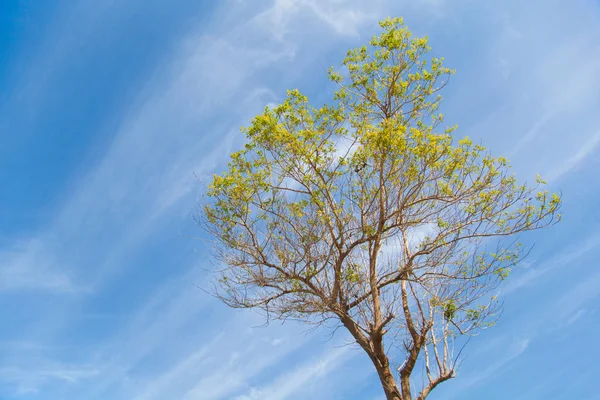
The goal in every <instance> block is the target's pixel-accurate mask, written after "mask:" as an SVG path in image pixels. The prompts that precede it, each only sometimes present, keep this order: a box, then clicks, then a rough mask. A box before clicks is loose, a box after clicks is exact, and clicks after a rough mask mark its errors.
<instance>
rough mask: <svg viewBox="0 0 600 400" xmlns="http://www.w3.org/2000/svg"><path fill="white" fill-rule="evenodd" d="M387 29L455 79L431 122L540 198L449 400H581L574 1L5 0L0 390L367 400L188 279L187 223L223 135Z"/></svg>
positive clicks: (593, 267) (585, 109)
mask: <svg viewBox="0 0 600 400" xmlns="http://www.w3.org/2000/svg"><path fill="white" fill-rule="evenodd" d="M387 16H403V17H404V19H405V22H406V23H407V25H408V26H409V27H410V28H411V29H412V30H413V32H414V33H415V34H417V35H428V36H429V39H430V44H431V46H432V47H433V51H432V53H433V55H435V56H444V57H445V60H446V65H448V66H450V67H452V68H456V70H457V73H456V75H454V76H453V77H452V79H451V82H450V84H449V85H448V86H447V88H446V89H445V93H444V98H445V102H444V106H443V109H444V110H443V111H444V112H445V114H446V122H448V124H449V125H452V124H455V123H456V124H458V125H459V129H458V131H457V132H456V135H457V136H460V137H462V136H465V135H468V136H469V137H471V138H472V139H473V140H475V141H477V142H481V143H483V144H484V145H486V146H487V147H488V148H490V150H491V151H492V153H493V154H494V155H504V156H506V157H508V158H509V159H510V160H511V163H512V165H513V168H514V170H515V172H516V173H517V176H518V177H519V178H521V179H522V180H528V181H530V182H531V181H533V179H534V177H535V175H536V174H537V173H539V174H541V175H542V177H544V178H546V179H547V180H548V182H549V185H550V187H551V189H554V190H560V191H561V192H562V194H563V202H564V206H563V221H562V222H561V223H560V225H557V226H555V227H553V228H551V229H548V230H544V231H539V232H535V233H533V234H531V235H527V236H525V237H523V241H524V243H526V244H529V245H534V247H533V251H532V252H531V254H530V256H529V257H528V259H527V260H526V261H525V262H524V263H523V264H521V265H520V266H519V267H517V268H516V269H515V270H514V271H513V274H512V275H511V277H510V278H509V279H508V280H507V282H506V285H505V286H504V288H503V290H502V292H501V296H502V299H503V302H504V312H503V315H502V317H501V319H500V321H499V322H498V324H497V326H496V327H494V328H492V329H490V330H488V331H486V332H484V333H483V334H481V335H480V336H477V337H475V338H473V339H472V340H471V342H470V344H469V347H468V348H467V349H466V350H465V357H464V358H463V362H462V364H461V367H460V369H459V371H458V376H457V378H456V379H454V380H452V381H450V382H447V383H444V384H443V385H442V386H440V387H439V388H437V389H436V390H435V391H434V392H433V393H432V395H431V397H430V398H431V399H434V400H452V399H480V398H485V399H491V400H494V399H506V398H511V399H515V400H517V399H523V400H525V399H527V400H535V399H548V398H551V399H580V400H586V399H596V398H598V397H599V396H600V395H598V394H597V393H596V392H597V390H598V389H597V386H596V384H595V381H596V380H597V378H595V377H597V376H598V375H599V374H600V365H599V364H598V362H597V359H598V357H600V348H599V346H598V345H597V337H598V335H600V310H599V309H598V300H599V299H600V268H599V267H600V262H599V261H598V260H599V259H600V207H599V205H600V203H599V201H598V199H599V198H600V178H599V177H598V171H600V119H599V118H598V117H599V116H600V74H599V73H598V71H600V2H598V1H597V0H570V1H562V0H530V1H527V2H522V1H520V0H503V1H500V0H497V1H487V2H481V1H475V0H452V1H450V0H416V1H415V0H410V1H409V0H370V1H358V0H275V1H266V0H256V1H242V0H223V1H218V2H217V1H207V0H194V1H192V0H180V1H177V2H172V1H165V0H162V1H161V0H145V1H141V0H129V1H126V2H123V1H109V0H98V1H82V0H69V1H67V0H63V1H61V0H53V1H44V2H34V1H29V0H7V1H2V2H1V4H0V399H1V400H13V399H15V400H21V399H27V400H49V399H52V400H54V399H57V400H63V399H64V400H71V399H90V400H93V399H114V400H119V399H127V400H129V399H135V400H150V399H187V400H194V399H203V400H204V399H207V400H212V399H214V400H218V399H234V400H255V399H256V400H258V399H268V400H276V399H348V400H355V399H356V400H358V399H367V400H381V399H383V396H382V391H381V389H380V388H379V386H378V380H377V377H376V375H375V373H374V370H373V368H372V367H371V365H370V364H369V360H368V358H367V357H366V356H365V355H364V354H362V353H361V351H359V350H358V349H356V348H353V347H349V346H342V344H343V343H344V340H345V337H344V335H343V333H336V334H335V335H334V336H333V337H332V336H331V335H329V334H328V332H326V331H320V330H317V331H313V332H308V331H307V329H306V327H303V326H300V325H296V324H294V323H286V324H284V325H281V324H278V323H272V324H271V325H269V326H267V327H263V326H261V325H262V323H263V321H262V319H261V317H260V316H259V315H258V314H257V313H255V312H252V311H248V310H245V311H240V310H231V309H228V308H227V307H226V306H225V305H223V304H221V303H219V302H217V301H216V300H215V299H213V298H212V297H210V296H208V295H207V294H206V293H205V292H204V291H202V290H201V288H206V287H207V285H208V284H209V277H210V270H211V268H213V264H212V263H211V257H210V252H209V249H208V247H207V244H206V241H205V240H203V233H202V231H201V230H200V228H199V227H198V226H197V225H195V223H194V221H193V216H194V214H195V213H196V212H197V210H198V204H199V202H201V195H202V193H203V191H204V187H205V185H206V184H207V183H208V181H209V179H210V177H211V176H212V174H213V173H218V172H219V171H223V170H224V168H225V165H226V162H227V159H228V156H229V154H230V153H231V152H232V151H235V150H236V149H237V148H238V147H240V146H241V145H242V144H243V141H244V138H243V135H242V134H241V133H240V132H239V128H240V126H244V125H247V124H248V122H249V120H250V119H251V118H252V117H253V116H254V115H256V114H257V113H259V112H261V111H262V109H263V108H264V107H265V105H267V104H277V103H278V102H281V101H282V100H283V99H284V97H285V91H286V89H291V88H298V89H300V90H301V91H302V92H303V93H304V94H306V95H307V96H308V97H309V99H310V101H311V102H312V103H313V104H315V105H320V104H323V103H326V102H328V101H329V100H330V99H331V95H332V92H333V90H335V88H334V87H333V86H332V84H331V83H329V82H328V81H327V74H326V69H327V68H328V67H329V66H331V65H334V66H336V65H339V64H340V62H341V60H342V59H343V57H344V55H345V53H346V51H347V49H349V48H351V47H355V46H360V45H362V44H365V43H366V42H367V41H368V40H369V39H370V38H371V37H372V35H373V34H375V33H377V32H378V30H377V21H379V20H381V19H383V18H385V17H387Z"/></svg>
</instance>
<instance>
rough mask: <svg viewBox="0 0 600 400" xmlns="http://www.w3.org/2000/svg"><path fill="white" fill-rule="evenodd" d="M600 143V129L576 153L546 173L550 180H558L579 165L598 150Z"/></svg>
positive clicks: (545, 175)
mask: <svg viewBox="0 0 600 400" xmlns="http://www.w3.org/2000/svg"><path fill="white" fill-rule="evenodd" d="M598 144H600V131H598V132H596V133H595V134H593V135H592V136H590V137H589V139H588V140H586V142H585V143H584V144H583V145H582V146H581V147H580V148H579V150H577V152H576V153H575V154H573V155H572V156H571V157H569V158H567V159H566V161H563V162H562V163H560V164H559V165H558V166H557V167H555V168H554V169H552V170H550V172H548V173H546V174H544V177H545V178H546V179H547V180H548V182H556V181H558V180H560V179H561V178H562V177H564V176H565V175H567V174H568V173H570V172H572V171H573V170H575V169H576V168H577V167H579V166H580V165H581V164H582V163H583V162H584V161H585V159H586V158H587V157H589V156H590V155H591V154H594V152H596V151H597V147H598Z"/></svg>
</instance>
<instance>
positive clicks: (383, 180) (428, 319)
mask: <svg viewBox="0 0 600 400" xmlns="http://www.w3.org/2000/svg"><path fill="white" fill-rule="evenodd" d="M380 26H381V28H382V33H381V34H380V35H379V36H377V37H374V38H373V39H372V40H371V41H370V44H369V45H368V46H363V47H360V48H358V49H353V50H350V51H349V52H348V54H347V56H346V58H345V59H344V61H343V66H342V68H341V69H340V72H336V71H335V70H334V69H331V70H330V73H329V77H330V79H331V81H333V82H334V84H336V85H337V91H336V92H335V95H334V98H333V100H332V102H331V103H330V104H326V105H323V106H321V107H313V106H311V105H310V103H309V101H308V99H307V97H305V96H304V95H302V94H301V93H300V91H298V90H291V91H289V92H288V96H287V98H286V100H285V101H284V102H283V103H282V104H280V105H278V106H276V107H267V108H266V109H265V111H264V112H263V113H262V114H260V115H258V116H256V117H255V118H254V119H253V120H252V122H251V124H250V126H249V127H247V128H244V129H243V132H244V134H245V135H246V138H247V144H246V145H245V147H244V148H243V149H241V150H240V151H237V152H235V153H233V154H232V155H231V160H230V162H229V166H228V169H227V170H226V171H225V172H223V173H222V174H220V175H215V176H214V179H213V181H212V183H211V184H210V186H209V189H208V193H207V196H208V197H207V202H206V204H205V205H204V213H203V217H202V220H201V222H202V224H203V226H204V227H205V228H206V229H207V230H208V232H209V233H210V234H211V235H212V237H213V238H214V249H215V254H216V256H217V258H218V260H219V261H220V263H221V264H220V265H221V267H220V268H219V269H218V270H217V271H216V274H217V277H216V282H215V283H216V294H217V296H218V297H219V298H220V299H222V300H223V301H224V302H225V303H226V304H228V305H229V306H232V307H238V308H259V309H262V310H264V311H265V312H266V315H267V317H268V318H269V319H271V318H277V319H288V318H293V319H296V320H301V321H304V322H307V323H312V324H323V323H330V324H327V325H328V326H343V327H345V328H346V329H347V330H348V332H349V333H350V335H351V336H352V338H353V339H354V341H355V342H356V343H357V344H358V345H359V346H360V347H361V348H362V349H364V351H365V352H366V353H367V355H368V356H369V358H370V360H371V361H372V363H373V365H374V367H375V369H376V370H377V373H378V376H379V379H380V381H381V385H382V387H383V390H384V391H385V394H386V396H387V398H388V399H402V400H410V399H413V398H416V399H420V400H423V399H425V398H426V397H427V396H428V394H429V393H430V392H431V390H432V389H434V388H435V387H436V386H437V385H438V384H440V383H441V382H443V381H446V380H448V379H450V378H453V377H454V376H455V373H456V362H457V359H458V353H459V351H458V349H456V350H455V348H454V346H455V343H457V340H458V338H459V337H461V336H462V335H472V334H475V333H477V332H479V331H481V330H482V329H484V328H486V327H488V326H489V325H490V324H492V323H493V322H494V320H495V318H496V317H497V311H498V299H497V297H496V295H497V288H498V284H499V283H500V282H502V281H503V280H504V279H505V278H506V277H507V276H508V274H509V272H510V269H511V267H512V266H514V265H515V264H516V263H517V262H518V261H519V260H520V259H521V258H522V255H523V251H522V246H521V245H520V244H519V243H518V241H517V237H516V235H517V234H519V233H522V232H526V231H530V230H534V229H538V228H542V227H545V226H548V225H551V224H553V223H555V222H557V221H558V220H559V219H560V215H559V214H558V210H559V208H560V196H558V195H557V194H550V193H549V192H548V191H547V190H545V189H544V188H543V186H544V185H545V182H544V181H543V180H542V179H540V178H538V179H537V180H536V182H535V183H534V184H532V185H527V184H521V183H519V182H518V181H517V179H516V178H515V176H514V174H513V173H512V172H511V169H510V166H509V164H508V162H507V160H506V159H504V158H503V157H493V156H492V155H491V154H490V152H488V151H487V150H486V149H485V148H484V147H483V146H481V145H480V144H475V143H473V142H472V141H471V140H470V139H469V138H466V137H465V138H462V139H460V140H457V139H456V138H455V135H454V132H455V129H456V127H449V128H445V129H442V127H441V126H442V123H443V121H444V117H443V115H442V114H441V113H439V110H438V108H439V106H440V102H441V100H442V98H441V96H440V90H441V89H442V88H443V87H444V86H445V85H446V83H447V82H448V79H449V77H450V75H451V74H452V73H453V71H452V70H451V69H449V68H447V67H445V66H444V64H443V59H441V58H427V57H426V56H427V53H428V51H429V50H430V49H429V47H428V41H427V38H418V37H414V36H413V35H412V34H411V33H410V31H409V30H408V29H407V28H406V26H405V25H404V24H403V22H402V19H400V18H396V19H386V20H384V21H382V22H381V23H380ZM417 366H418V369H419V370H422V371H423V376H424V380H423V382H425V383H424V385H422V386H419V387H416V383H417V381H416V380H415V379H414V377H413V378H411V377H412V376H413V372H414V371H415V370H416V367H417ZM419 382H420V380H419Z"/></svg>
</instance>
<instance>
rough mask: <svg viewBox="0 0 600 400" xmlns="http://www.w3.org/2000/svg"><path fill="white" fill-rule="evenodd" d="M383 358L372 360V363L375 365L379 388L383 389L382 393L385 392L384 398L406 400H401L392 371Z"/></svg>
mask: <svg viewBox="0 0 600 400" xmlns="http://www.w3.org/2000/svg"><path fill="white" fill-rule="evenodd" d="M383 357H384V358H385V360H379V359H375V360H373V362H374V364H375V369H376V370H377V374H378V375H379V380H380V381H381V386H382V387H383V391H384V392H385V398H386V399H387V400H407V399H403V398H402V396H401V395H400V390H398V385H397V384H396V379H395V378H394V374H392V371H391V370H390V364H389V362H388V361H387V357H386V356H385V355H384V356H383Z"/></svg>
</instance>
